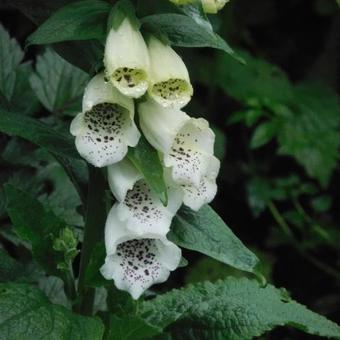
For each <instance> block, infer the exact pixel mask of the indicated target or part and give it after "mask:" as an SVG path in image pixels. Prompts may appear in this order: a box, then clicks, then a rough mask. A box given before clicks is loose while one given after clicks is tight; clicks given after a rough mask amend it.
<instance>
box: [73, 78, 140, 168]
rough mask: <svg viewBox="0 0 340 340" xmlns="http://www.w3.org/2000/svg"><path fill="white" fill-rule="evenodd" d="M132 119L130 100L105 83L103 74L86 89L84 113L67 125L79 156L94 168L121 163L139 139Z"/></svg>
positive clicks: (132, 110) (132, 111) (132, 107)
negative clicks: (130, 147)
mask: <svg viewBox="0 0 340 340" xmlns="http://www.w3.org/2000/svg"><path fill="white" fill-rule="evenodd" d="M133 119H134V106H133V101H132V99H130V98H127V97H125V96H123V95H122V94H121V93H120V92H119V91H118V90H116V89H115V88H114V87H113V85H112V84H111V83H109V82H106V81H105V80H104V76H103V74H98V75H96V76H95V77H93V78H92V79H91V80H90V82H89V84H88V85H87V87H86V89H85V93H84V97H83V112H81V113H79V114H78V115H77V116H76V117H75V118H74V119H73V121H72V123H71V126H70V132H71V134H73V135H74V136H75V137H76V140H75V144H76V148H77V150H78V152H79V154H80V155H81V156H82V157H83V158H85V159H86V160H87V161H88V162H89V163H91V164H93V165H94V166H97V167H103V166H107V165H110V164H114V163H116V162H118V161H120V160H121V159H122V158H123V157H124V156H125V155H126V153H127V151H128V146H136V145H137V143H138V140H139V137H140V133H139V131H138V129H137V127H136V125H135V123H134V120H133Z"/></svg>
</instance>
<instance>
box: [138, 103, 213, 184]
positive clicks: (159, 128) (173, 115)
mask: <svg viewBox="0 0 340 340" xmlns="http://www.w3.org/2000/svg"><path fill="white" fill-rule="evenodd" d="M138 110H139V118H140V126H141V129H142V130H143V132H144V135H145V137H146V139H147V140H148V141H149V143H150V144H151V145H152V146H153V147H154V148H155V149H157V150H158V151H160V152H162V153H163V161H164V165H165V166H166V167H171V168H172V178H173V180H174V181H175V182H176V183H177V184H182V185H195V186H196V187H198V186H199V183H200V182H201V179H202V178H203V177H205V176H210V174H209V173H210V169H211V167H210V164H211V162H218V160H217V159H216V157H214V156H213V153H214V142H215V134H214V132H213V131H212V130H211V129H210V128H209V124H208V122H207V121H206V120H205V119H203V118H190V117H189V116H188V115H187V114H186V113H184V112H183V111H180V110H178V109H166V108H164V107H161V106H160V105H158V104H157V103H155V102H153V101H151V100H149V101H146V102H144V103H142V104H140V105H139V107H138ZM214 173H215V172H214Z"/></svg>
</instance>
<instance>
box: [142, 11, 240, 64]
mask: <svg viewBox="0 0 340 340" xmlns="http://www.w3.org/2000/svg"><path fill="white" fill-rule="evenodd" d="M141 22H142V23H143V24H144V25H145V26H146V27H147V28H149V29H150V30H152V31H155V32H161V33H163V34H165V35H166V36H167V37H168V39H169V40H170V42H171V44H172V45H175V46H181V47H212V48H216V49H219V50H222V51H224V52H226V53H228V54H230V55H232V56H233V57H235V58H236V59H240V58H239V57H238V56H237V55H236V53H235V52H234V51H233V50H232V48H231V47H230V46H229V45H228V44H227V43H226V42H225V41H224V40H223V39H222V38H221V37H220V36H219V35H218V34H216V33H214V32H213V31H212V30H211V29H210V28H209V26H206V25H201V24H200V23H198V22H197V20H194V19H193V18H190V17H188V16H186V15H182V14H156V15H150V16H147V17H144V18H143V19H142V20H141Z"/></svg>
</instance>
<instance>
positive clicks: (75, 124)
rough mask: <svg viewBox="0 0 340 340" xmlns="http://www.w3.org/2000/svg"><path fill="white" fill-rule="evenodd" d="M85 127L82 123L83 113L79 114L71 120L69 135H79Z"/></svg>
mask: <svg viewBox="0 0 340 340" xmlns="http://www.w3.org/2000/svg"><path fill="white" fill-rule="evenodd" d="M85 127H86V124H85V122H84V113H83V112H80V113H78V114H77V115H76V116H75V117H74V118H73V120H72V122H71V126H70V132H71V135H73V136H77V135H79V134H80V133H81V132H82V131H83V129H84V128H85Z"/></svg>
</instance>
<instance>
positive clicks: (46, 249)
mask: <svg viewBox="0 0 340 340" xmlns="http://www.w3.org/2000/svg"><path fill="white" fill-rule="evenodd" d="M5 194H6V198H7V212H8V215H9V217H10V218H11V221H12V224H13V228H14V230H15V232H16V233H17V235H18V236H19V237H20V238H21V239H22V240H24V241H26V242H28V243H29V244H31V246H32V253H33V257H34V258H35V259H36V261H37V262H38V263H39V264H40V265H41V266H42V268H43V269H44V270H45V271H46V272H48V273H49V274H51V275H56V276H62V273H61V272H60V271H59V270H58V269H57V266H58V263H60V262H62V261H63V254H61V253H58V252H56V251H55V250H54V249H53V241H54V239H55V238H58V237H59V232H60V231H61V230H62V229H63V228H64V227H65V224H64V222H63V221H61V220H59V218H57V217H56V216H55V215H54V214H53V213H52V212H51V211H48V210H47V209H46V208H45V207H44V206H43V205H42V204H41V203H40V202H39V201H37V200H36V199H34V198H32V197H31V196H29V195H28V194H26V193H25V192H23V191H21V190H18V189H16V188H14V187H13V186H11V185H8V184H7V185H5Z"/></svg>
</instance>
